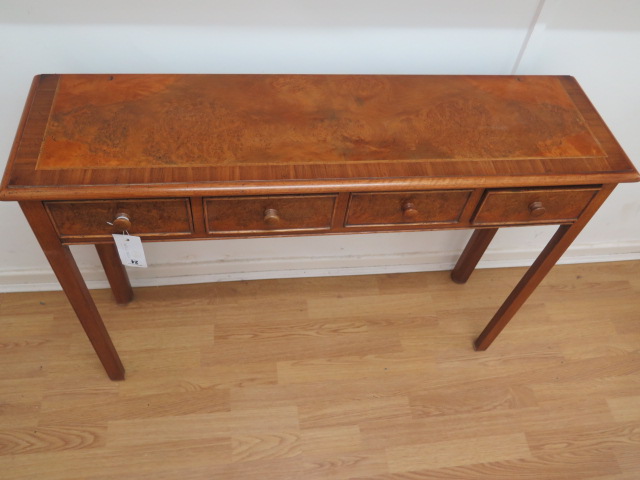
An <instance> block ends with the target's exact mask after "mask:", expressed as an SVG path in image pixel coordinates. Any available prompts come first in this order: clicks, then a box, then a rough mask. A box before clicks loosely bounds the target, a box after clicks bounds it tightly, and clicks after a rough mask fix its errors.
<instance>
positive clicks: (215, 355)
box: [0, 261, 640, 480]
mask: <svg viewBox="0 0 640 480" xmlns="http://www.w3.org/2000/svg"><path fill="white" fill-rule="evenodd" d="M523 273H524V269H521V268H515V269H499V270H486V269H482V270H477V271H476V272H475V273H474V275H473V277H472V281H470V282H469V283H468V284H466V285H464V286H460V285H456V284H454V283H451V282H450V280H449V278H448V275H447V273H446V272H432V273H409V274H399V275H367V276H356V277H353V276H352V277H334V278H304V279H283V280H267V281H251V282H233V283H216V284H201V285H182V286H172V287H155V288H139V289H136V294H137V296H136V301H135V302H134V303H131V304H129V305H128V306H126V307H123V306H120V305H116V304H114V303H113V302H112V300H111V294H110V292H109V291H108V290H96V291H94V292H92V293H93V294H94V297H95V299H96V302H97V304H98V307H99V309H100V310H101V311H102V312H103V313H104V316H105V318H106V319H107V320H108V325H109V330H110V331H111V332H112V335H113V338H114V341H115V342H116V343H117V344H118V345H119V347H120V349H121V351H122V354H123V358H124V359H125V361H126V364H127V366H128V378H127V381H126V382H105V381H104V375H103V373H102V371H101V368H100V365H99V363H98V361H97V360H96V358H95V355H94V354H93V352H92V351H91V347H90V345H89V344H88V343H86V342H84V339H83V338H82V332H79V331H78V329H77V328H76V326H75V325H74V324H73V323H71V322H69V321H68V318H69V316H71V315H73V312H72V310H71V308H70V306H69V304H68V302H67V300H66V298H65V296H64V294H63V293H62V292H31V293H18V294H0V303H1V305H2V308H0V323H1V324H2V342H0V399H1V402H2V408H1V409H0V472H2V473H1V474H0V476H1V477H2V478H3V480H27V479H28V480H36V479H37V480H41V479H47V480H80V479H82V480H157V479H172V480H173V479H189V480H210V479H225V480H227V479H229V480H231V479H234V480H235V479H242V480H253V479H255V480H290V479H304V480H307V479H311V480H313V479H322V480H326V479H335V480H338V479H339V480H346V479H367V480H407V479H412V480H413V479H447V480H514V479H520V478H528V479H535V480H542V479H545V480H560V479H562V480H567V479H571V480H574V479H575V480H577V479H580V480H591V479H593V480H632V479H634V480H635V479H636V478H639V477H640V457H639V456H638V451H640V437H639V435H638V434H639V432H640V410H639V409H638V405H639V403H640V355H639V353H638V345H639V344H640V330H639V328H640V262H637V261H636V262H615V263H608V264H591V265H586V264H583V265H560V266H558V267H556V268H555V269H553V270H552V272H551V273H550V274H549V275H548V276H547V278H546V280H545V281H544V282H543V283H542V284H541V285H540V287H539V288H538V289H537V290H536V293H535V294H534V296H533V297H532V298H531V299H530V300H531V301H530V302H529V303H528V304H527V305H526V306H525V307H524V308H523V309H522V311H521V313H520V316H519V317H518V318H517V319H516V320H514V322H513V323H512V325H510V328H509V329H508V330H506V331H505V332H503V335H504V341H502V342H500V343H496V344H495V345H494V346H493V347H492V348H491V349H490V350H488V351H487V352H484V353H482V354H481V355H479V354H478V353H476V352H473V351H472V350H471V349H470V348H469V347H470V345H471V342H472V341H473V333H472V332H473V331H475V330H477V329H480V328H482V326H483V324H484V317H486V316H487V315H488V314H490V313H491V312H492V310H493V308H494V306H495V304H496V303H498V302H499V301H500V300H501V299H502V298H503V297H504V296H506V295H507V293H508V291H509V289H510V288H511V286H512V285H513V284H515V283H516V282H517V281H518V279H519V277H520V276H521V275H522V274H523ZM81 365H82V366H83V367H82V368H80V366H81Z"/></svg>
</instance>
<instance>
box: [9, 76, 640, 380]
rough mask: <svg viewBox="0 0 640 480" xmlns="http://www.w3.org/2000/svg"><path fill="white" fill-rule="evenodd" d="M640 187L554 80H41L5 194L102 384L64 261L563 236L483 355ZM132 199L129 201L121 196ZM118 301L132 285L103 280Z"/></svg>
mask: <svg viewBox="0 0 640 480" xmlns="http://www.w3.org/2000/svg"><path fill="white" fill-rule="evenodd" d="M637 180H640V175H639V174H638V172H637V171H636V170H635V168H634V167H633V165H632V164H631V162H630V161H629V159H628V158H627V157H626V155H625V154H624V152H623V151H622V149H621V148H620V146H619V145H618V143H617V142H616V141H615V139H614V138H613V136H612V135H611V132H609V130H608V128H607V127H606V125H605V124H604V122H603V121H602V119H601V118H600V117H599V116H598V114H597V112H596V111H595V109H594V108H593V106H592V105H591V103H590V102H589V100H588V98H587V97H586V96H585V95H584V93H583V92H582V91H581V90H580V87H579V86H578V84H577V82H576V81H575V79H573V78H572V77H560V76H501V77H497V76H403V75H399V76H392V75H40V76H38V77H36V79H35V80H34V83H33V86H32V89H31V92H30V94H29V98H28V100H27V104H26V106H25V113H24V115H23V118H22V120H21V123H20V126H19V129H18V133H17V136H16V141H15V143H14V147H13V149H12V151H11V156H10V159H9V163H8V165H7V169H6V173H5V176H4V178H3V181H2V186H1V188H0V198H2V199H9V200H10V199H14V200H19V201H20V203H21V205H22V208H23V210H24V212H25V214H26V215H27V216H28V219H29V223H30V224H31V226H32V228H33V230H34V233H35V234H36V236H37V237H38V240H39V242H40V244H41V245H42V247H43V249H44V250H45V254H46V255H47V258H48V259H49V262H50V264H51V266H52V268H53V269H54V271H55V273H56V275H57V277H58V278H59V280H60V282H61V284H62V285H63V288H64V289H65V291H66V292H67V294H68V297H69V300H70V301H71V303H72V305H73V306H74V309H75V311H76V312H77V314H78V316H79V317H80V321H81V323H82V324H83V326H84V328H85V330H86V331H87V334H88V335H89V337H90V339H91V341H92V343H93V345H94V347H95V350H96V353H97V354H98V356H99V357H100V359H101V361H102V363H103V364H104V366H105V368H106V369H107V371H108V373H109V376H110V377H111V378H112V379H121V378H123V375H124V370H123V369H122V365H121V364H120V360H119V358H118V355H117V353H116V352H115V349H114V348H113V345H112V343H111V339H110V338H109V335H108V334H107V331H106V329H105V327H104V324H103V323H102V319H101V318H100V316H99V314H98V312H97V309H96V307H95V305H94V303H93V301H92V299H91V296H90V295H89V293H88V291H87V289H86V286H85V285H84V282H83V281H82V278H81V277H80V274H79V273H78V269H77V266H76V265H75V262H74V260H73V258H72V256H71V255H70V252H69V250H68V248H67V247H66V245H68V244H74V243H88V244H105V246H103V247H101V246H98V247H97V248H98V252H99V254H100V258H101V261H102V262H103V263H105V262H112V261H116V260H117V256H116V255H115V251H114V250H113V247H112V242H113V240H112V237H111V234H113V233H114V232H115V233H119V232H122V231H125V232H128V233H132V234H138V235H140V236H141V237H143V238H144V240H145V241H168V240H188V239H206V238H224V237H238V238H244V237H250V236H270V235H309V234H336V233H369V232H379V231H394V230H429V229H462V228H473V229H476V228H488V233H485V234H483V233H476V234H474V235H473V237H472V239H471V242H470V244H469V246H468V247H467V249H466V250H465V251H464V252H463V254H462V257H461V259H460V261H459V262H458V265H457V266H456V267H455V269H454V271H453V273H452V278H453V279H454V280H455V281H458V282H464V281H466V279H468V278H469V275H470V274H471V272H472V271H473V268H474V267H475V265H476V264H477V262H478V261H479V259H480V257H481V255H482V252H484V250H485V249H486V248H487V246H488V244H489V241H490V239H491V237H492V236H493V233H495V230H496V229H497V228H501V227H508V226H512V225H538V224H560V225H561V227H560V228H559V230H558V232H557V234H556V235H555V236H554V237H553V239H552V240H551V242H550V243H549V245H547V247H546V248H545V249H544V250H543V251H542V253H541V255H540V256H539V257H538V259H537V260H536V262H534V264H533V266H532V267H531V268H530V269H529V271H528V272H527V274H526V275H525V276H524V277H523V279H522V280H521V282H520V283H518V285H517V286H516V288H515V290H514V291H513V292H512V294H511V295H510V296H508V297H507V300H506V301H505V302H504V304H503V305H502V307H501V308H500V309H499V310H498V312H497V313H496V314H495V316H494V317H493V319H492V320H491V322H490V323H489V324H488V325H487V327H486V328H485V329H484V331H483V332H482V334H481V335H480V337H478V340H477V341H476V344H475V346H476V348H477V349H478V350H485V349H486V348H487V347H488V346H489V345H490V344H491V343H492V342H493V340H494V339H495V338H496V337H497V335H498V334H499V333H500V332H501V331H502V329H503V328H504V327H505V326H506V324H507V323H508V322H509V321H510V320H511V318H512V317H513V316H514V314H515V313H516V312H517V311H518V309H519V308H520V307H521V306H522V305H523V303H524V302H525V301H526V299H527V298H528V297H529V296H530V295H531V294H532V293H533V290H534V289H535V287H536V286H537V285H538V284H539V283H540V282H541V281H542V279H543V278H544V276H545V275H546V274H547V273H548V272H549V270H550V269H551V268H552V267H553V265H554V264H555V263H556V262H557V261H558V259H559V258H560V256H561V255H562V253H563V252H564V251H565V250H566V249H567V248H568V247H569V245H570V244H571V242H572V241H573V239H575V237H576V236H577V234H578V233H579V232H580V231H581V230H582V228H583V227H584V226H585V225H586V224H587V222H588V221H589V219H590V218H591V217H592V216H593V214H595V212H596V211H597V209H598V208H599V207H600V205H601V204H602V202H603V201H604V199H605V198H606V197H607V196H608V195H609V194H610V192H611V191H612V190H613V189H614V188H615V186H616V185H617V184H618V183H619V182H631V181H637ZM125 194H126V196H125ZM105 273H106V275H107V277H108V279H109V282H110V284H111V285H112V288H113V291H114V297H115V299H116V301H118V302H120V303H125V302H127V301H128V300H129V299H130V298H131V293H132V292H131V289H130V287H129V286H128V280H127V279H126V271H125V270H124V269H123V268H122V267H121V266H109V265H105Z"/></svg>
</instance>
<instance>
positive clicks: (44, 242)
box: [20, 202, 124, 380]
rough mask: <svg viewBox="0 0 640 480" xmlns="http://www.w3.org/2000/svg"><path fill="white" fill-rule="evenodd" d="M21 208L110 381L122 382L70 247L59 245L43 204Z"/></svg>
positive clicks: (117, 361) (118, 364)
mask: <svg viewBox="0 0 640 480" xmlns="http://www.w3.org/2000/svg"><path fill="white" fill-rule="evenodd" d="M20 207H21V208H22V211H23V213H24V215H25V217H26V218H27V221H28V222H29V225H30V226H31V229H32V230H33V232H34V233H35V235H36V238H37V240H38V242H39V243H40V247H41V248H42V251H43V253H44V254H45V256H46V257H47V260H48V262H49V264H50V265H51V268H52V269H53V272H54V273H55V275H56V278H57V279H58V282H59V283H60V286H61V287H62V289H63V290H64V293H65V294H66V296H67V298H68V300H69V303H70V304H71V306H72V307H73V310H74V311H75V313H76V316H77V317H78V320H80V324H81V325H82V328H83V329H84V332H85V333H86V334H87V338H88V339H89V341H90V342H91V345H93V348H94V350H95V352H96V354H97V355H98V358H99V359H100V361H101V362H102V366H103V367H104V369H105V371H106V372H107V375H109V378H110V379H111V380H123V379H124V366H123V365H122V362H121V361H120V357H119V356H118V352H116V349H115V347H114V346H113V342H112V341H111V337H110V336H109V332H108V331H107V328H106V327H105V325H104V322H103V321H102V318H101V316H100V313H99V312H98V309H97V307H96V305H95V303H94V301H93V299H92V298H91V294H90V293H89V289H88V288H87V285H86V284H85V282H84V279H83V278H82V274H81V273H80V270H78V266H77V265H76V261H75V260H74V258H73V255H71V251H70V250H69V247H67V246H66V245H62V244H61V243H60V241H59V239H58V235H57V232H56V231H55V229H54V228H53V225H52V224H51V222H49V221H48V216H47V212H46V210H45V208H44V206H43V205H42V203H41V202H20ZM118 270H119V271H120V272H121V273H124V270H123V269H121V268H120V269H118ZM113 271H115V268H114V269H113ZM107 273H109V274H111V273H112V270H110V271H108V272H107Z"/></svg>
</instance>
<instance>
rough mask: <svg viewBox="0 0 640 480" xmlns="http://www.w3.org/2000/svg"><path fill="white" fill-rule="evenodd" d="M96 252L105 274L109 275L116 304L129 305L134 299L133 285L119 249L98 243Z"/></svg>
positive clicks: (108, 278)
mask: <svg viewBox="0 0 640 480" xmlns="http://www.w3.org/2000/svg"><path fill="white" fill-rule="evenodd" d="M96 251H97V252H98V257H100V262H102V268H104V273H105V274H106V275H107V280H109V285H110V286H111V291H112V292H113V296H114V298H115V299H116V303H121V304H124V303H129V302H130V301H131V299H132V298H133V290H132V289H131V283H129V276H128V275H127V270H126V269H125V268H124V265H122V262H121V261H120V256H119V255H118V249H117V248H116V246H115V245H114V244H113V243H96Z"/></svg>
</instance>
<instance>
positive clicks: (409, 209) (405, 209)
mask: <svg viewBox="0 0 640 480" xmlns="http://www.w3.org/2000/svg"><path fill="white" fill-rule="evenodd" d="M402 214H403V215H404V218H407V219H410V220H411V219H414V218H416V217H417V216H418V209H417V208H416V205H415V204H414V203H413V202H404V203H403V204H402Z"/></svg>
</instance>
